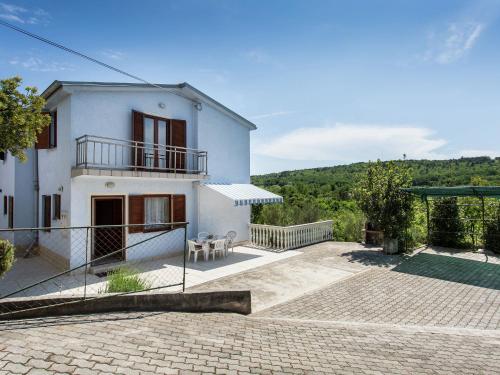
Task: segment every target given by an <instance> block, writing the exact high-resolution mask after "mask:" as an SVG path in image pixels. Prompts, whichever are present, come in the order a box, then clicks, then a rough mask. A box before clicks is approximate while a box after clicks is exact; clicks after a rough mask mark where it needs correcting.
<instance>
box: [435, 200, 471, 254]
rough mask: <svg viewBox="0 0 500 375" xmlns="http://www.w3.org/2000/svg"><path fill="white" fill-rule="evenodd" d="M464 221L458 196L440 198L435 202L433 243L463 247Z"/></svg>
mask: <svg viewBox="0 0 500 375" xmlns="http://www.w3.org/2000/svg"><path fill="white" fill-rule="evenodd" d="M464 239H465V228H464V223H463V222H462V220H461V218H460V210H459V207H458V199H457V198H456V197H448V198H440V199H439V200H437V201H436V202H435V203H434V208H433V210H432V216H431V243H432V244H433V245H437V246H444V247H452V248H457V247H462V246H463V244H464Z"/></svg>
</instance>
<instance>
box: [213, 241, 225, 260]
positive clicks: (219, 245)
mask: <svg viewBox="0 0 500 375" xmlns="http://www.w3.org/2000/svg"><path fill="white" fill-rule="evenodd" d="M213 244H214V248H213V249H212V254H213V257H214V258H213V259H214V260H215V256H216V255H217V253H220V254H221V255H222V256H226V251H227V246H226V244H227V241H226V240H215V241H214V242H213Z"/></svg>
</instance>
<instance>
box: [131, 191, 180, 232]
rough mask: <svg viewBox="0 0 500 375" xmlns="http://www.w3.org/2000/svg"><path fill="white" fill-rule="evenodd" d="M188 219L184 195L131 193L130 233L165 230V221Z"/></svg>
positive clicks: (178, 221) (177, 221)
mask: <svg viewBox="0 0 500 375" xmlns="http://www.w3.org/2000/svg"><path fill="white" fill-rule="evenodd" d="M185 221H186V197H185V196H184V195H169V194H165V195H131V196H129V224H144V225H137V226H131V227H129V233H137V232H152V231H159V230H165V229H166V228H165V226H162V225H158V224H163V223H173V222H176V223H183V222H185Z"/></svg>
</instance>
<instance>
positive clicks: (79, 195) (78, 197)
mask: <svg viewBox="0 0 500 375" xmlns="http://www.w3.org/2000/svg"><path fill="white" fill-rule="evenodd" d="M106 182H114V184H115V186H114V187H113V188H106V187H105V184H106ZM71 191H72V193H71V199H72V201H71V206H72V218H71V220H72V225H74V226H87V225H91V224H92V209H91V208H92V196H109V195H119V196H125V215H124V217H125V223H128V199H127V198H128V196H129V195H142V194H184V195H186V220H187V221H188V222H189V223H190V224H189V225H188V238H191V237H195V236H196V233H197V225H196V222H197V207H196V204H195V202H196V188H195V186H194V185H193V183H192V182H189V181H166V180H164V179H147V180H146V181H145V180H144V179H137V178H122V177H121V178H113V177H95V176H93V177H88V176H80V177H77V178H74V179H73V180H72V183H71ZM158 234H159V232H152V233H133V234H128V233H127V234H126V244H127V246H130V245H132V244H135V243H138V242H140V241H142V240H145V239H148V238H152V237H154V236H156V235H158ZM183 241H184V234H183V231H182V230H176V231H173V232H170V233H168V234H166V235H164V236H161V239H160V238H158V239H154V240H152V241H149V242H146V243H145V244H143V245H139V246H135V247H133V248H132V249H130V250H129V251H128V252H127V260H137V259H139V258H150V257H158V256H168V255H172V254H174V253H177V252H181V251H183V249H184V246H183ZM83 249H84V248H82V247H81V246H80V245H78V244H73V250H72V254H71V267H75V266H77V265H80V264H82V262H83V261H84V260H85V252H84V250H83ZM89 251H90V248H89ZM87 255H88V259H90V254H87Z"/></svg>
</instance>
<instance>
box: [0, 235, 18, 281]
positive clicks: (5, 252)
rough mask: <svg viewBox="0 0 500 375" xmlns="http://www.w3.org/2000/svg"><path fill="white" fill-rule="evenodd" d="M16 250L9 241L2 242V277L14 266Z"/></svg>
mask: <svg viewBox="0 0 500 375" xmlns="http://www.w3.org/2000/svg"><path fill="white" fill-rule="evenodd" d="M15 253H16V248H15V247H14V245H13V244H11V243H10V242H9V241H7V240H0V277H2V276H3V275H4V274H5V273H6V272H8V271H9V270H10V269H11V267H12V264H14V258H15Z"/></svg>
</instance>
